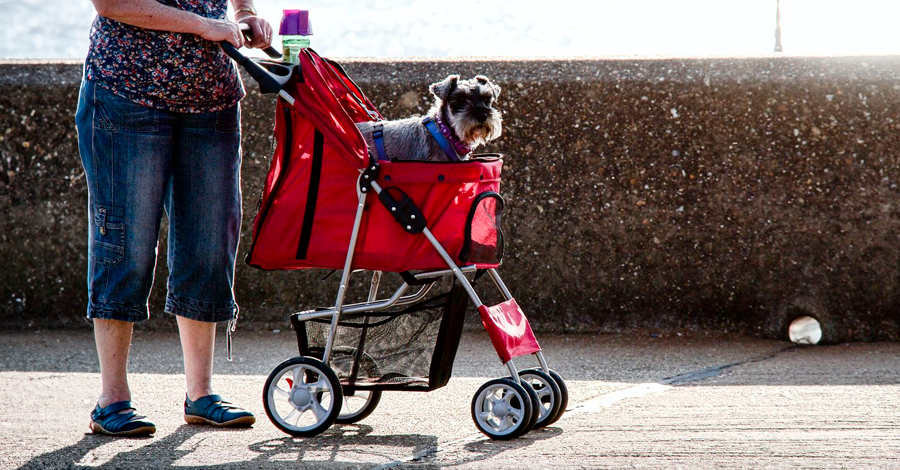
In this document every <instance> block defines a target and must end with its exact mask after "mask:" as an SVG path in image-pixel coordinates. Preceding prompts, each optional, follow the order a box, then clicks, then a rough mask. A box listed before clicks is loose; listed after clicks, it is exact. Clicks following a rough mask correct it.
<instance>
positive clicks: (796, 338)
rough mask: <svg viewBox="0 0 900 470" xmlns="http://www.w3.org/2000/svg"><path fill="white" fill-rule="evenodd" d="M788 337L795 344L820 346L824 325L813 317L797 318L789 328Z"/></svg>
mask: <svg viewBox="0 0 900 470" xmlns="http://www.w3.org/2000/svg"><path fill="white" fill-rule="evenodd" d="M788 337H789V338H790V339H791V342H792V343H794V344H806V345H814V344H819V341H820V340H821V339H822V325H820V324H819V321H818V320H816V319H815V318H813V317H808V316H803V317H797V318H796V319H795V320H794V321H792V322H791V326H789V327H788Z"/></svg>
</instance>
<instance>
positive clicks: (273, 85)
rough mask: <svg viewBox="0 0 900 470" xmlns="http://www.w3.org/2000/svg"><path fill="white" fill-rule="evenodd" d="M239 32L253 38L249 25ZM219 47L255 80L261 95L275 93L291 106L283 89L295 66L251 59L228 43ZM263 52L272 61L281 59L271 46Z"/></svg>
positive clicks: (289, 99) (291, 103) (291, 99)
mask: <svg viewBox="0 0 900 470" xmlns="http://www.w3.org/2000/svg"><path fill="white" fill-rule="evenodd" d="M241 32H242V33H244V36H246V37H248V38H250V37H252V36H253V31H252V30H251V29H250V25H246V24H242V25H241ZM219 45H220V46H221V47H222V50H223V51H225V54H226V55H228V57H231V58H232V59H234V61H235V62H237V63H238V65H240V66H241V67H243V68H244V70H246V71H247V73H248V74H249V75H250V76H251V77H252V78H253V79H254V80H256V83H258V84H259V90H260V91H261V92H262V93H263V94H269V93H277V94H278V95H279V96H281V97H282V98H283V99H284V100H285V101H287V102H288V104H290V105H292V106H293V104H294V98H293V97H291V95H290V94H288V93H287V92H286V91H285V90H284V88H285V86H287V84H288V82H290V80H291V77H293V75H294V72H295V69H296V68H297V66H296V65H292V64H286V63H284V62H275V61H267V60H254V59H251V58H249V57H247V56H245V55H244V54H243V53H241V51H240V50H238V48H236V47H234V46H233V45H232V44H231V43H229V42H228V41H222V42H220V43H219ZM263 52H265V53H266V54H268V55H269V57H272V58H273V59H278V58H281V54H280V53H279V52H278V50H277V49H275V48H274V47H272V46H269V47H267V48H265V49H263Z"/></svg>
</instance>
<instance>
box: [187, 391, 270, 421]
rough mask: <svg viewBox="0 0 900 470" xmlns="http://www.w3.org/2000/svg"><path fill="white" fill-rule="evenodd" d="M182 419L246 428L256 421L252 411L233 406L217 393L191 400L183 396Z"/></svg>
mask: <svg viewBox="0 0 900 470" xmlns="http://www.w3.org/2000/svg"><path fill="white" fill-rule="evenodd" d="M184 420H185V421H186V422H187V423H188V424H205V425H209V426H216V427H220V428H246V427H250V426H252V425H253V423H255V422H256V418H255V417H253V413H251V412H249V411H247V410H244V409H242V408H240V407H237V406H234V405H232V404H231V403H229V402H227V401H225V400H224V399H223V398H222V397H221V396H219V395H207V396H205V397H202V398H198V399H197V401H193V402H192V401H191V400H190V399H188V397H187V396H185V397H184Z"/></svg>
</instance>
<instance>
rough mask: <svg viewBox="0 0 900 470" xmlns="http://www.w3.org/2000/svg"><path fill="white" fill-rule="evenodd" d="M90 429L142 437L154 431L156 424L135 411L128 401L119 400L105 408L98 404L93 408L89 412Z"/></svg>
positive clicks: (108, 433)
mask: <svg viewBox="0 0 900 470" xmlns="http://www.w3.org/2000/svg"><path fill="white" fill-rule="evenodd" d="M121 411H127V412H126V413H120V412H121ZM91 431H93V433H94V434H106V435H107V436H129V437H143V436H149V435H151V434H153V433H155V432H156V425H155V424H153V423H152V422H151V421H150V420H148V419H147V417H146V416H141V415H139V414H137V413H135V408H134V406H132V404H131V402H130V401H119V402H116V403H112V404H110V405H109V406H107V407H106V408H100V405H97V407H96V408H94V411H92V412H91Z"/></svg>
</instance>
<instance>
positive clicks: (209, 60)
mask: <svg viewBox="0 0 900 470" xmlns="http://www.w3.org/2000/svg"><path fill="white" fill-rule="evenodd" d="M157 1H159V2H160V3H162V4H164V5H169V6H172V7H175V8H178V9H181V10H186V11H190V12H193V13H196V14H198V15H200V16H204V17H207V18H218V19H225V13H226V9H227V1H228V0H157ZM85 77H86V78H87V79H88V80H93V81H95V82H96V83H97V85H98V86H101V87H103V88H106V89H108V90H110V91H112V92H113V93H115V94H116V95H119V96H121V97H123V98H127V99H130V100H131V101H134V102H136V103H138V104H142V105H144V106H149V107H152V108H156V109H162V110H167V111H174V112H179V113H206V112H214V111H221V110H223V109H227V108H230V107H232V106H234V105H235V104H237V103H238V102H239V101H240V100H241V98H243V97H244V88H243V85H242V84H241V80H240V75H239V74H238V71H237V68H236V66H235V64H234V63H233V62H232V60H231V59H230V58H228V56H226V55H225V53H224V52H223V51H222V49H221V47H219V45H218V44H217V43H215V42H211V41H207V40H205V39H202V38H201V37H199V36H196V35H193V34H186V33H170V32H165V31H154V30H149V29H143V28H138V27H135V26H131V25H127V24H124V23H120V22H118V21H115V20H111V19H109V18H105V17H103V16H100V15H97V18H96V19H95V20H94V24H93V27H92V28H91V46H90V50H89V52H88V57H87V60H86V61H85Z"/></svg>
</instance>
